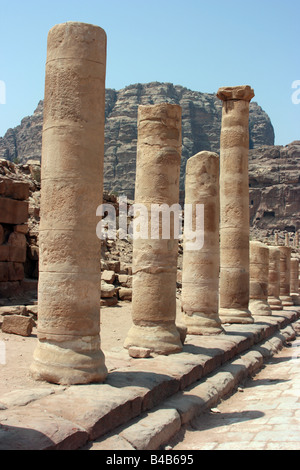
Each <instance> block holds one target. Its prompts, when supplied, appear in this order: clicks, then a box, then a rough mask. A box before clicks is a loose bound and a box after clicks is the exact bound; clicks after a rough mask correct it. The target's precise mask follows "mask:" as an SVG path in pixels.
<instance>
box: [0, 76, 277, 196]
mask: <svg viewBox="0 0 300 470" xmlns="http://www.w3.org/2000/svg"><path fill="white" fill-rule="evenodd" d="M162 102H169V103H174V104H179V105H180V106H181V107H182V163H181V182H180V187H181V190H183V188H184V173H185V166H186V161H187V159H188V158H189V157H191V156H192V155H194V154H195V153H197V152H200V151H201V150H211V151H214V152H218V151H219V141H220V130H221V113H222V103H221V102H220V100H219V99H218V98H217V97H216V95H215V94H208V93H200V92H196V91H191V90H188V89H187V88H184V87H181V86H178V85H176V86H174V85H172V84H171V83H157V82H154V83H148V84H143V85H142V84H136V85H130V86H128V87H126V88H124V89H123V90H120V91H115V90H111V89H107V90H106V109H105V114H106V128H105V167H104V188H105V190H107V191H112V192H117V193H125V194H127V196H128V197H129V198H133V196H134V183H135V161H136V143H137V110H138V106H139V105H140V104H158V103H162ZM42 120H43V102H42V101H40V103H39V104H38V107H37V109H36V111H35V112H34V114H33V115H32V116H30V117H26V118H24V119H23V120H22V122H21V124H20V125H19V126H17V127H16V128H14V129H9V130H8V131H7V133H6V134H5V136H4V137H3V138H1V139H0V158H5V159H7V160H11V161H15V162H19V163H25V162H27V161H28V160H40V158H41V131H42ZM273 144H274V130H273V127H272V124H271V121H270V119H269V117H268V115H267V114H266V113H265V112H264V111H263V110H262V109H261V107H260V106H258V104H257V103H255V102H253V103H251V104H250V148H253V149H254V148H257V147H260V146H261V145H273Z"/></svg>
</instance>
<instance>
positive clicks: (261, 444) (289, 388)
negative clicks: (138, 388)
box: [172, 336, 300, 451]
mask: <svg viewBox="0 0 300 470" xmlns="http://www.w3.org/2000/svg"><path fill="white" fill-rule="evenodd" d="M180 438H181V441H180V442H178V443H177V444H175V443H174V442H173V445H172V447H173V449H174V450H191V451H192V450H300V337H299V336H297V338H296V340H295V341H293V342H291V343H290V347H285V348H284V349H282V350H281V351H280V352H279V353H278V354H276V356H274V357H273V358H272V359H271V360H269V361H268V362H267V363H266V365H265V367H264V368H263V369H262V370H261V371H260V372H259V373H258V374H257V375H256V376H255V378H254V379H252V380H250V379H249V380H247V382H246V383H245V384H244V386H243V387H240V388H239V391H238V392H236V393H235V394H234V395H233V396H232V397H230V398H228V399H227V400H224V401H222V402H221V403H220V404H219V405H218V406H217V408H212V409H211V411H207V412H205V413H204V414H203V415H201V416H200V417H198V418H196V419H194V420H193V421H192V422H191V424H190V425H189V426H188V427H187V429H186V430H185V433H184V432H183V431H182V432H181V433H180Z"/></svg>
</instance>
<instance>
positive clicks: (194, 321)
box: [182, 312, 225, 336]
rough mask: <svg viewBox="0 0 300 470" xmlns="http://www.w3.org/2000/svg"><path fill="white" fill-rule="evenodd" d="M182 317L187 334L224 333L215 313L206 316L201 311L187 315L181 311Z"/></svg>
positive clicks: (206, 334) (207, 334)
mask: <svg viewBox="0 0 300 470" xmlns="http://www.w3.org/2000/svg"><path fill="white" fill-rule="evenodd" d="M182 319H183V321H184V323H185V325H186V327H187V334H189V335H199V336H212V335H219V334H223V333H225V332H224V330H223V328H222V326H221V320H220V318H219V317H218V316H217V315H216V316H214V317H208V316H205V315H204V314H201V313H195V312H194V313H193V314H192V315H188V314H186V313H184V312H183V316H182Z"/></svg>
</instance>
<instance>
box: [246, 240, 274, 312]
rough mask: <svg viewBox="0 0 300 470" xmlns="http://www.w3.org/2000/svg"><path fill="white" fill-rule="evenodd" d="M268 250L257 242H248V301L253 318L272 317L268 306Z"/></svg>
mask: <svg viewBox="0 0 300 470" xmlns="http://www.w3.org/2000/svg"><path fill="white" fill-rule="evenodd" d="M268 282H269V248H268V247H267V246H266V245H264V244H263V243H260V242H258V241H250V301H249V309H250V312H251V314H252V315H253V316H255V315H272V310H271V308H270V306H269V304H268Z"/></svg>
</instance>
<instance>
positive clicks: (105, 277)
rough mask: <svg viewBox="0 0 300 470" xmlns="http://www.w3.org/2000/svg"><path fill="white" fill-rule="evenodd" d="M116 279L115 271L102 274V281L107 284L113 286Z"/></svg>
mask: <svg viewBox="0 0 300 470" xmlns="http://www.w3.org/2000/svg"><path fill="white" fill-rule="evenodd" d="M115 278H116V275H115V271H107V270H105V271H103V273H102V274H101V280H102V281H104V282H107V284H113V282H114V280H115Z"/></svg>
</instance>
